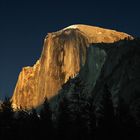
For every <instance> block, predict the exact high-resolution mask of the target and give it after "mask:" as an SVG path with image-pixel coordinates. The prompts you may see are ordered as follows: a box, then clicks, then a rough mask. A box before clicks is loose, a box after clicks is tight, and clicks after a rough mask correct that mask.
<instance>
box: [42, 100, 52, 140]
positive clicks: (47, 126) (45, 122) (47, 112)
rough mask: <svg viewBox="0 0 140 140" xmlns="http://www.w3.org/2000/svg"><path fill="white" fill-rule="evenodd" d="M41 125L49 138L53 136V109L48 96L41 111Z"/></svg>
mask: <svg viewBox="0 0 140 140" xmlns="http://www.w3.org/2000/svg"><path fill="white" fill-rule="evenodd" d="M40 123H41V124H40V125H41V126H40V127H41V129H40V130H41V133H43V135H44V136H45V137H47V138H48V139H49V138H50V139H51V137H52V136H53V134H52V133H53V132H52V131H53V122H52V111H51V109H50V105H49V102H48V99H47V98H46V99H45V101H44V103H43V108H42V110H41V112H40Z"/></svg>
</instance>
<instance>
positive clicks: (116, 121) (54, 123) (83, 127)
mask: <svg viewBox="0 0 140 140" xmlns="http://www.w3.org/2000/svg"><path fill="white" fill-rule="evenodd" d="M91 47H92V48H94V50H96V49H97V50H98V51H96V54H97V56H101V55H102V54H104V53H100V50H101V52H102V50H103V51H104V52H105V53H106V54H105V55H104V56H105V57H102V59H101V60H100V58H98V59H99V60H98V59H97V60H98V61H97V62H98V63H97V64H96V65H95V66H96V69H97V70H99V73H97V74H98V76H96V77H95V78H91V80H93V81H90V82H89V81H88V79H86V78H84V76H86V75H85V73H86V72H89V73H90V74H91V75H88V73H87V76H89V78H90V77H92V76H93V77H94V75H92V74H93V73H92V71H95V72H96V70H94V69H93V70H91V71H89V69H87V66H86V65H85V66H86V68H84V67H83V69H81V71H80V73H79V74H78V75H77V76H76V77H75V78H73V79H71V78H70V79H69V80H68V81H67V82H66V83H65V84H64V85H63V86H62V89H61V90H60V91H59V92H58V94H57V95H56V96H54V97H53V98H51V99H50V100H49V101H48V100H45V102H44V104H43V105H40V106H38V107H37V108H36V109H32V110H19V111H16V112H14V111H13V109H12V107H11V101H10V100H7V99H6V100H5V101H4V102H3V104H2V105H1V109H0V134H1V137H2V138H3V139H8V138H9V137H11V138H15V137H16V138H17V139H19V138H20V139H33V138H37V137H40V138H41V137H42V139H43V138H46V139H58V138H61V139H67V140H71V139H77V140H91V139H95V140H99V139H103V138H104V139H105V138H107V139H128V138H133V139H135V138H139V137H140V135H139V129H140V115H139V114H140V102H139V101H140V87H139V84H140V74H139V71H140V39H134V40H128V39H126V40H121V41H119V42H115V43H98V44H91ZM88 49H90V47H89V48H88ZM104 59H105V61H102V60H104ZM90 62H92V61H90ZM102 62H104V63H103V65H100V64H101V63H102ZM93 63H96V62H94V60H93ZM99 66H101V67H99ZM90 68H91V67H90ZM93 68H94V67H93ZM98 68H100V69H98ZM92 82H93V83H94V84H93V83H92ZM89 88H90V89H89ZM36 110H39V111H38V112H36Z"/></svg>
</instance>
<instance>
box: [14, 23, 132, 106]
mask: <svg viewBox="0 0 140 140" xmlns="http://www.w3.org/2000/svg"><path fill="white" fill-rule="evenodd" d="M124 38H132V37H131V36H129V35H128V34H125V33H121V32H117V31H114V30H108V29H103V28H99V27H93V26H87V25H72V26H69V27H66V28H64V29H62V30H60V31H58V32H54V33H49V34H48V35H47V36H46V38H45V40H44V46H43V51H42V54H41V57H40V59H39V60H38V61H37V62H36V64H35V65H34V66H33V67H25V68H23V69H22V71H21V73H20V75H19V78H18V81H17V84H16V87H15V90H14V94H13V97H12V101H13V107H14V108H32V107H37V106H39V105H40V104H42V102H43V101H44V98H46V97H47V98H48V99H51V98H52V97H54V96H55V95H57V93H58V91H59V90H60V89H61V86H62V85H63V84H64V83H65V82H67V80H68V79H69V78H70V77H71V78H73V77H75V76H76V75H77V74H78V73H79V71H80V70H81V68H82V67H83V66H84V67H85V66H87V68H86V69H88V73H87V78H85V79H86V80H87V81H88V82H89V83H90V73H92V74H93V72H92V67H94V64H91V63H92V62H93V61H92V60H91V59H97V58H96V56H94V55H95V54H96V53H97V54H98V50H96V51H97V52H95V50H94V48H91V49H87V48H88V47H89V46H90V44H93V43H101V42H104V43H113V42H116V41H118V40H121V39H124ZM89 52H90V53H89ZM102 53H103V55H104V52H102ZM103 60H104V59H102V61H103ZM99 61H100V60H99ZM89 65H90V66H89ZM99 67H100V66H99ZM84 69H85V68H84ZM83 73H86V71H85V70H84V71H83ZM82 75H83V74H82ZM93 76H94V75H93ZM95 76H96V75H95Z"/></svg>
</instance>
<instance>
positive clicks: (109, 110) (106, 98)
mask: <svg viewBox="0 0 140 140" xmlns="http://www.w3.org/2000/svg"><path fill="white" fill-rule="evenodd" d="M97 113H98V114H99V116H100V117H99V118H98V126H99V127H105V128H111V127H112V126H113V124H114V107H113V102H112V95H111V93H110V91H109V89H108V86H107V85H105V86H104V90H103V95H102V99H101V101H100V104H99V110H98V112H97Z"/></svg>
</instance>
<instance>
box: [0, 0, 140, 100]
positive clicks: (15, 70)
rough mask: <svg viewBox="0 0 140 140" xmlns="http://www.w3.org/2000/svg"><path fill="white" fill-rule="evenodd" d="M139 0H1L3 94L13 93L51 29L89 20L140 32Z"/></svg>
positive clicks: (0, 74)
mask: <svg viewBox="0 0 140 140" xmlns="http://www.w3.org/2000/svg"><path fill="white" fill-rule="evenodd" d="M139 5H140V2H139V0H132V1H131V0H127V1H126V0H125V1H123V0H114V1H113V0H110V1H107V0H106V1H105V0H104V1H103V0H92V1H88V0H85V1H82V0H80V1H76V0H69V1H67V0H65V1H60V0H57V1H54V0H49V1H47V0H46V1H45V0H44V1H43V0H38V1H35V0H23V1H22V0H0V98H3V97H4V96H11V95H12V93H13V90H14V86H15V84H16V81H17V77H18V74H19V72H20V71H21V68H22V67H23V66H28V65H33V64H34V63H35V61H36V60H37V59H38V58H39V56H40V54H41V51H42V45H43V38H44V37H45V35H46V34H47V33H48V32H53V31H56V30H59V29H61V28H63V27H66V26H69V25H71V24H77V23H82V24H89V25H94V26H101V27H105V28H110V29H116V30H119V31H123V32H127V33H129V34H132V35H135V36H140V28H139V26H140V6H139Z"/></svg>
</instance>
